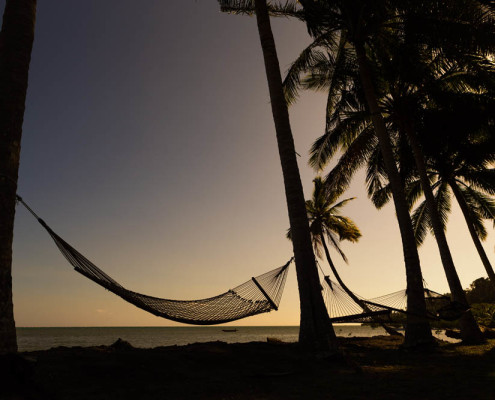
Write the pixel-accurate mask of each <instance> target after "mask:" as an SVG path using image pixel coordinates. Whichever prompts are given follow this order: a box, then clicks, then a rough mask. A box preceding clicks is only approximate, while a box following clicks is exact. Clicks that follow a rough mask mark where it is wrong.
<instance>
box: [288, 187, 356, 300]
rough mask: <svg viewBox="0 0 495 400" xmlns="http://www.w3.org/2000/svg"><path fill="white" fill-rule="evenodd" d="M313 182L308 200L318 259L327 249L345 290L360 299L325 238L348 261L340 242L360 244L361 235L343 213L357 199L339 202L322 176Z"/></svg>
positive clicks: (330, 264) (289, 233) (311, 229)
mask: <svg viewBox="0 0 495 400" xmlns="http://www.w3.org/2000/svg"><path fill="white" fill-rule="evenodd" d="M313 183H314V187H313V195H312V196H311V200H306V212H307V214H308V220H309V230H310V232H311V239H312V242H313V248H314V251H315V254H316V256H317V257H318V258H322V253H321V252H322V249H323V250H324V253H325V257H326V259H327V262H328V264H329V266H330V268H331V270H332V272H333V274H334V275H335V278H336V279H337V281H338V282H339V284H340V285H341V286H342V288H343V289H344V290H345V291H346V292H347V293H348V294H349V295H350V296H351V297H353V299H354V297H356V296H355V295H354V294H353V293H352V292H351V291H350V290H349V289H348V288H347V286H346V285H345V284H344V282H343V281H342V279H341V278H340V275H339V273H338V271H337V269H336V268H335V264H334V263H333V261H332V258H331V257H330V251H329V249H328V245H327V242H326V240H325V238H327V239H328V241H329V243H330V244H331V246H332V247H333V248H334V249H335V250H336V251H337V252H338V253H339V255H340V256H341V257H342V259H343V260H344V261H345V262H348V260H347V257H346V255H345V254H344V252H343V251H342V249H341V247H340V244H339V242H340V241H342V240H348V241H350V242H357V241H358V240H359V238H360V237H361V232H360V231H359V228H358V227H357V226H356V224H355V223H354V222H353V221H352V220H351V219H350V218H348V217H344V216H342V215H341V214H340V210H341V208H342V207H344V206H345V205H346V204H347V203H348V202H350V201H351V200H354V199H355V198H354V197H351V198H348V199H344V200H342V201H339V202H338V203H335V201H336V200H337V198H338V197H339V194H338V193H337V192H333V193H330V194H329V193H327V191H326V189H325V186H324V182H323V180H322V178H321V177H316V178H315V179H314V180H313ZM287 238H288V239H290V240H292V231H291V229H289V230H288V231H287ZM354 301H356V300H354Z"/></svg>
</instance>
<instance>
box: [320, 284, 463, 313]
mask: <svg viewBox="0 0 495 400" xmlns="http://www.w3.org/2000/svg"><path fill="white" fill-rule="evenodd" d="M322 288H323V298H324V300H325V304H326V306H327V310H328V314H329V316H330V320H331V321H332V322H333V323H342V322H361V323H362V322H393V320H394V316H397V315H398V314H410V313H409V312H408V311H407V291H406V290H399V291H397V292H394V293H390V294H386V295H383V296H380V297H375V298H373V299H369V300H367V299H365V298H363V297H361V296H359V295H358V294H356V293H354V295H355V296H356V297H357V298H358V299H359V300H360V301H361V302H362V303H363V304H365V305H366V308H367V310H363V308H362V307H361V306H360V305H359V304H357V303H356V302H355V301H354V300H353V299H352V298H351V297H350V296H349V294H348V293H347V292H346V291H345V290H344V289H343V288H342V287H341V286H340V285H339V284H338V283H337V282H334V281H332V280H330V278H329V277H328V276H325V277H324V280H323V282H322ZM424 294H425V302H426V313H427V318H428V319H432V320H446V321H454V320H456V319H459V318H460V317H461V315H462V313H463V312H465V311H466V308H465V307H464V306H462V305H461V304H459V303H457V302H453V301H451V300H450V298H449V297H448V296H445V295H442V294H440V293H437V292H434V291H433V290H429V289H424Z"/></svg>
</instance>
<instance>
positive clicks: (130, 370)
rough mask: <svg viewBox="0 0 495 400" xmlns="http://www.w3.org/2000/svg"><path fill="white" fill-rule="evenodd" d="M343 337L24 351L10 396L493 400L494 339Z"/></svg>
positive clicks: (52, 399)
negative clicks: (418, 347)
mask: <svg viewBox="0 0 495 400" xmlns="http://www.w3.org/2000/svg"><path fill="white" fill-rule="evenodd" d="M339 341H340V343H341V350H342V355H341V356H339V357H333V358H326V359H325V358H321V359H319V358H315V357H312V356H310V355H308V354H307V353H304V352H303V351H301V348H300V347H299V345H298V344H297V343H283V342H271V343H267V342H250V343H225V342H221V341H216V342H207V343H194V344H189V345H185V346H162V347H155V348H150V349H143V348H135V347H133V346H132V343H131V344H129V343H127V342H125V341H117V342H116V343H114V344H113V345H110V346H93V347H57V348H52V349H50V350H44V351H33V352H24V353H21V356H22V359H24V360H25V363H24V364H23V365H24V367H25V369H24V370H22V368H21V371H24V372H23V373H19V374H17V375H15V376H13V377H11V379H10V380H9V382H10V388H9V389H8V390H9V391H10V393H11V396H12V397H6V399H9V400H10V399H19V398H21V399H35V400H38V399H50V400H57V399H60V400H65V399H71V400H83V399H84V400H88V399H158V398H160V399H165V398H166V399H223V398H225V399H241V400H244V399H327V398H328V399H330V398H331V399H339V398H342V399H398V398H400V399H430V398H431V399H433V398H435V399H438V398H455V399H464V398H465V399H471V398H476V399H487V400H488V399H493V398H495V340H493V339H492V340H488V342H487V343H486V344H484V345H481V346H464V345H460V344H451V343H446V342H440V341H439V345H438V346H437V347H436V348H434V349H430V350H428V351H420V352H413V351H405V350H403V349H401V348H400V344H401V343H402V338H396V337H390V336H375V337H372V338H369V337H365V338H363V337H353V338H339ZM26 360H27V361H26ZM14 395H15V396H17V397H13V396H14ZM0 398H1V397H0ZM2 400H3V398H2Z"/></svg>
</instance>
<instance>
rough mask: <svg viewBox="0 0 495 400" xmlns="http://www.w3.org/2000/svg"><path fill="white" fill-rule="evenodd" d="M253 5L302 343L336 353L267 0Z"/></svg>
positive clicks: (226, 5)
mask: <svg viewBox="0 0 495 400" xmlns="http://www.w3.org/2000/svg"><path fill="white" fill-rule="evenodd" d="M220 5H221V6H222V8H223V9H224V10H227V9H228V10H232V9H235V8H236V7H241V6H243V5H244V2H243V1H235V0H233V1H228V0H221V1H220ZM254 5H255V13H256V20H257V24H258V32H259V37H260V42H261V47H262V51H263V58H264V62H265V70H266V75H267V80H268V88H269V93H270V100H271V107H272V113H273V120H274V122H275V130H276V134H277V143H278V148H279V156H280V161H281V164H282V171H283V177H284V185H285V194H286V200H287V208H288V212H289V222H290V227H291V230H292V234H293V241H292V243H293V249H294V257H295V262H296V273H297V280H298V285H299V294H300V296H299V298H300V305H301V322H300V331H299V342H300V343H301V344H302V345H305V346H308V347H310V348H313V349H316V350H318V351H324V352H329V351H330V352H333V351H335V350H336V349H337V341H336V336H335V332H334V330H333V327H332V324H331V323H330V319H329V317H328V313H327V311H326V308H325V304H324V301H323V297H322V295H321V292H320V290H319V285H320V284H319V280H318V272H317V269H316V262H315V257H314V254H313V249H312V244H311V236H310V232H309V224H308V219H307V216H306V208H305V202H304V193H303V188H302V184H301V179H300V175H299V169H298V166H297V160H296V151H295V148H294V141H293V137H292V132H291V128H290V121H289V113H288V110H287V104H286V102H285V98H284V93H283V89H282V77H281V74H280V67H279V62H278V57H277V52H276V49H275V41H274V39H273V34H272V31H271V26H270V19H269V15H268V8H267V4H266V0H255V2H254Z"/></svg>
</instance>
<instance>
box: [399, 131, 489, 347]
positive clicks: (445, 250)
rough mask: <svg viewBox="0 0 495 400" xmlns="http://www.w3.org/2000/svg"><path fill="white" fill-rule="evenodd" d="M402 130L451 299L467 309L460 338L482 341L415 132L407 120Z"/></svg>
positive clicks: (471, 341) (473, 341)
mask: <svg viewBox="0 0 495 400" xmlns="http://www.w3.org/2000/svg"><path fill="white" fill-rule="evenodd" d="M404 130H405V131H406V134H407V139H408V141H409V144H410V145H411V149H412V152H413V156H414V161H415V164H416V168H417V171H418V174H419V179H420V183H421V188H422V189H423V193H424V195H425V200H426V208H427V209H428V215H429V216H430V222H431V226H432V228H433V233H434V234H435V240H436V242H437V246H438V250H439V252H440V258H441V260H442V265H443V268H444V271H445V275H446V277H447V282H448V284H449V287H450V291H451V293H452V299H453V300H454V301H456V302H457V303H459V304H462V306H463V308H464V309H466V310H467V311H466V312H463V313H462V316H461V318H460V319H459V326H460V329H461V337H462V340H463V341H464V342H466V343H482V342H483V341H484V338H483V334H482V333H481V331H480V328H479V326H478V324H477V323H476V320H475V319H474V317H473V314H472V313H471V311H470V310H469V305H468V301H467V298H466V293H465V292H464V290H463V289H462V285H461V281H460V279H459V276H458V275H457V271H456V269H455V265H454V260H453V259H452V254H451V252H450V249H449V245H448V243H447V238H446V236H445V232H444V230H443V226H442V223H441V221H440V216H439V215H438V210H437V208H436V201H435V197H434V196H433V191H432V189H431V185H430V180H429V179H428V174H427V172H426V166H425V162H424V156H423V154H422V151H421V147H420V145H419V143H418V140H417V138H416V134H415V133H414V131H413V129H412V128H411V124H410V123H409V122H407V121H406V122H405V123H404Z"/></svg>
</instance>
